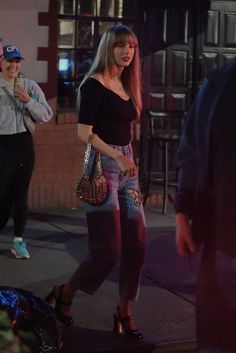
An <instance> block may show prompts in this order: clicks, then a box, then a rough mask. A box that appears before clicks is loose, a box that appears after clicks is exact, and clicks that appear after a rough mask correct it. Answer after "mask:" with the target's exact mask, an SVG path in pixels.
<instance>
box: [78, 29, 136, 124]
mask: <svg viewBox="0 0 236 353" xmlns="http://www.w3.org/2000/svg"><path fill="white" fill-rule="evenodd" d="M123 43H124V44H126V43H130V44H132V45H134V46H135V52H134V56H133V59H132V61H131V63H130V65H129V66H127V67H125V68H124V70H123V71H122V74H121V81H122V84H123V86H124V89H125V91H126V92H127V93H128V94H129V95H130V97H131V99H132V101H133V103H134V106H135V108H136V111H137V117H139V116H140V113H141V110H142V96H141V71H140V57H139V47H138V39H137V37H136V35H135V34H134V32H133V31H132V30H131V29H130V28H129V27H127V26H125V25H114V26H111V27H109V28H108V29H107V30H106V32H104V34H103V36H102V38H101V41H100V43H99V46H98V50H97V53H96V56H95V58H94V61H93V64H92V66H91V68H90V70H89V71H88V73H87V74H86V75H85V77H84V79H83V81H82V82H81V85H82V84H83V83H84V82H85V81H86V80H87V78H89V77H91V76H93V75H94V74H102V75H103V76H104V81H105V82H106V78H107V77H111V76H114V75H115V74H116V72H115V69H116V63H115V60H114V48H115V47H116V46H117V45H118V44H123ZM81 85H80V86H81ZM79 91H80V90H79ZM79 100H80V98H79V99H78V101H79Z"/></svg>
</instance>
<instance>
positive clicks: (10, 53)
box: [3, 45, 25, 60]
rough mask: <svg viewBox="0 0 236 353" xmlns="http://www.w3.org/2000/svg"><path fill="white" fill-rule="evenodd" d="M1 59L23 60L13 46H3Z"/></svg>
mask: <svg viewBox="0 0 236 353" xmlns="http://www.w3.org/2000/svg"><path fill="white" fill-rule="evenodd" d="M3 57H4V59H6V60H12V59H16V58H17V59H23V60H25V59H24V58H23V56H22V54H21V52H20V50H19V49H18V48H17V47H15V45H4V47H3Z"/></svg>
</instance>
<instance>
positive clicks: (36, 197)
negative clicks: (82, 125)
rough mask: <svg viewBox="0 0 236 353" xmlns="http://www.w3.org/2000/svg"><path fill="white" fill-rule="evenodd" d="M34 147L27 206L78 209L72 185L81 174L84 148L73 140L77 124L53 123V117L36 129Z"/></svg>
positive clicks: (75, 137) (75, 135)
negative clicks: (33, 163) (34, 161)
mask: <svg viewBox="0 0 236 353" xmlns="http://www.w3.org/2000/svg"><path fill="white" fill-rule="evenodd" d="M49 103H50V101H49ZM73 118H75V114H74V117H73ZM34 145H35V154H36V164H35V168H34V172H33V176H32V180H31V184H30V189H29V207H30V208H45V207H78V206H80V205H81V203H80V201H79V200H78V198H77V197H76V195H75V185H76V181H77V179H78V177H79V175H80V173H81V164H82V160H83V155H84V146H83V145H82V144H81V143H80V142H79V141H78V138H77V124H76V123H65V124H57V123H56V118H55V117H54V118H53V119H52V121H51V122H49V123H47V124H43V125H38V126H37V130H36V133H35V135H34Z"/></svg>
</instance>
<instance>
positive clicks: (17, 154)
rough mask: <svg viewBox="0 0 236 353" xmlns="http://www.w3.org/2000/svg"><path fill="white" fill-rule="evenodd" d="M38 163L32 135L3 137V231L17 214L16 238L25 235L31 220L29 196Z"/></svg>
mask: <svg viewBox="0 0 236 353" xmlns="http://www.w3.org/2000/svg"><path fill="white" fill-rule="evenodd" d="M34 160H35V156H34V146H33V139H32V136H31V134H30V133H28V132H24V133H19V134H14V135H0V229H1V228H3V227H4V226H5V224H6V223H7V221H8V219H9V217H10V214H11V211H13V221H14V233H15V235H16V236H22V235H23V231H24V228H25V224H26V220H27V214H28V203H27V197H28V189H29V183H30V179H31V176H32V171H33V167H34Z"/></svg>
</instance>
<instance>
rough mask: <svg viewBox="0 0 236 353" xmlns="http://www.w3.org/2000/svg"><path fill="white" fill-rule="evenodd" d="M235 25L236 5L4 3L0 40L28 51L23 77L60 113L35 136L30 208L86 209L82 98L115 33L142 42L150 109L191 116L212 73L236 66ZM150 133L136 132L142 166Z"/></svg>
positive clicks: (73, 0) (201, 1)
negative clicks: (102, 48) (97, 57)
mask: <svg viewBox="0 0 236 353" xmlns="http://www.w3.org/2000/svg"><path fill="white" fill-rule="evenodd" d="M235 19H236V2H235V1H206V0H198V1H196V0H179V1H174V0H165V1H164V0H146V1H144V0H126V1H125V0H97V1H96V0H8V1H4V2H3V1H1V2H0V23H1V26H0V28H1V32H0V37H2V38H3V40H4V43H5V44H16V45H17V46H19V48H20V49H21V50H22V52H23V53H24V57H25V58H26V60H25V63H24V64H23V67H22V69H23V70H22V71H23V73H24V74H25V75H26V76H27V77H29V78H32V79H33V80H35V81H36V82H38V84H39V85H40V86H41V88H42V89H43V91H44V92H45V95H46V97H47V100H48V102H49V104H50V105H51V107H52V108H53V111H54V117H53V119H52V121H51V122H50V123H48V124H45V125H39V126H37V131H36V133H35V135H34V141H35V151H36V166H35V169H34V173H33V177H32V181H31V186H30V190H29V206H30V208H46V207H79V206H80V205H81V204H80V201H79V200H78V199H77V197H76V195H75V185H76V182H77V179H78V178H79V176H80V173H81V165H82V161H83V154H84V147H85V146H83V145H82V144H81V143H80V142H79V141H78V138H77V122H78V114H77V111H76V92H77V89H78V85H79V83H80V82H81V80H82V78H83V75H84V73H85V72H86V70H87V69H88V67H89V65H90V63H91V61H92V58H93V56H94V53H95V51H96V48H97V45H98V42H99V39H100V36H101V35H102V33H103V31H104V30H105V29H106V28H107V27H108V26H109V25H111V24H113V23H125V24H127V25H129V26H131V27H132V28H133V29H134V30H135V31H136V33H137V34H138V37H139V40H140V44H141V56H142V62H143V87H144V88H143V95H144V109H145V110H152V111H153V110H154V111H157V112H159V111H167V112H168V111H183V112H184V111H186V110H187V109H188V107H189V106H190V104H191V102H192V100H193V97H194V95H195V94H196V92H197V90H198V88H199V85H200V84H201V82H202V80H203V79H204V77H205V75H206V74H207V72H208V71H209V70H210V69H212V68H214V67H218V66H221V65H223V64H224V63H225V62H228V61H230V60H234V59H235V56H236V21H235ZM142 124H143V125H142ZM140 127H141V128H140ZM146 128H147V127H146V124H145V121H144V122H140V123H137V124H135V125H134V126H133V130H132V136H133V137H132V139H133V144H134V149H135V154H136V162H137V163H139V156H140V154H142V153H143V151H142V150H141V151H140V148H139V147H140V146H139V141H140V135H142V134H144V135H145V129H146ZM140 131H141V132H142V133H141V134H140ZM144 164H145V163H144ZM142 167H143V166H142ZM143 169H145V167H143ZM143 173H144V174H145V170H144V171H143ZM152 201H153V202H155V198H153V199H152Z"/></svg>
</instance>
